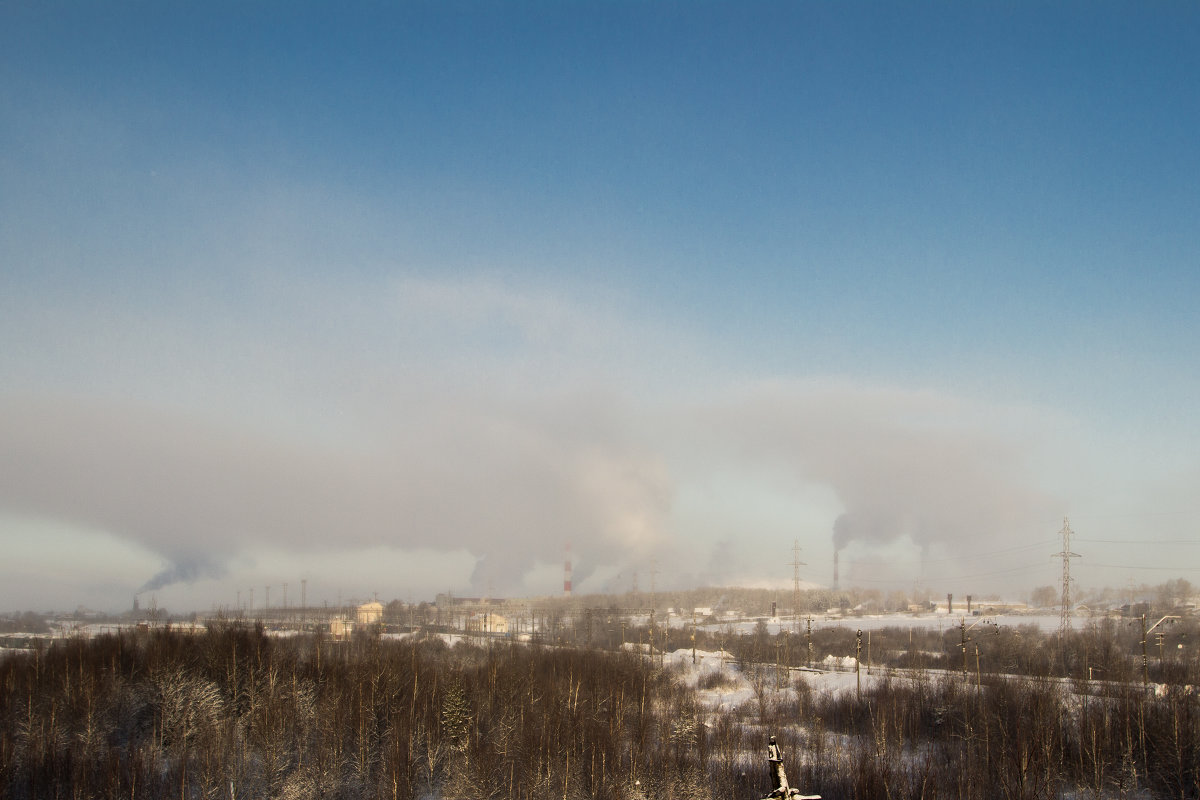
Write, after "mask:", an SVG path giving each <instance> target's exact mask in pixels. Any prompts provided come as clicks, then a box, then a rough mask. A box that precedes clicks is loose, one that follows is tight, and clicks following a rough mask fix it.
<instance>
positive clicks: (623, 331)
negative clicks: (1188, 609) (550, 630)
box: [0, 2, 1200, 610]
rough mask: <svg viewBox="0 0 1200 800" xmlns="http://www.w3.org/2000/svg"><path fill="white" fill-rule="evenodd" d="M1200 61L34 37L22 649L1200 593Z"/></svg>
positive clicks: (1, 170)
mask: <svg viewBox="0 0 1200 800" xmlns="http://www.w3.org/2000/svg"><path fill="white" fill-rule="evenodd" d="M1197 41H1200V8H1198V7H1196V6H1194V5H1191V4H1163V5H1157V6H1154V7H1145V6H1134V5H1130V4H1118V3H1105V2H1102V3H1089V4H1083V3H1063V4H1055V5H1053V6H1047V5H1045V4H1041V3H1016V4H1006V5H1004V6H1002V7H999V6H987V5H966V6H963V5H954V4H945V3H917V4H911V5H906V6H903V7H898V6H892V5H889V4H882V3H856V2H850V3H837V4H827V3H815V2H799V3H782V2H749V3H732V2H710V3H678V2H661V3H646V2H636V3H635V2H606V3H595V4H579V3H574V4H561V3H551V2H530V3H521V4H511V3H499V2H479V3H469V4H458V3H441V2H436V3H435V2H410V3H402V4H396V5H395V6H394V7H385V6H380V5H378V4H351V5H350V6H349V7H345V6H334V5H332V4H328V5H326V4H320V3H307V4H299V5H297V4H290V3H278V2H265V3H255V4H252V5H249V6H246V5H245V4H234V3H205V4H186V3H184V4H178V3H171V4H149V5H146V4H138V5H128V4H120V5H111V4H99V5H97V4H92V3H82V2H45V3H23V2H17V3H10V4H7V5H5V6H4V7H3V8H2V9H0V552H3V554H4V557H3V558H2V559H0V609H45V608H60V609H63V608H67V609H69V608H74V607H75V606H76V605H79V604H82V605H86V606H91V607H94V608H100V609H105V610H119V609H122V608H127V607H129V605H130V604H131V601H132V597H133V594H134V593H135V592H138V591H142V590H145V591H149V592H153V593H154V594H155V596H156V598H157V601H158V602H159V604H160V605H163V606H165V607H167V608H170V609H172V610H176V609H179V610H185V609H196V610H202V609H207V608H211V607H213V606H216V605H228V604H230V603H232V602H234V595H235V593H236V592H237V591H239V590H245V589H247V588H249V587H251V586H255V587H262V586H265V585H267V584H272V585H280V584H282V583H283V582H285V581H286V582H289V583H290V584H291V585H292V586H293V587H295V586H297V585H298V583H299V581H300V580H301V579H305V580H308V581H309V587H310V596H311V597H313V598H318V597H331V595H333V594H335V593H336V592H339V591H341V592H344V593H345V595H346V596H347V597H349V596H355V595H357V596H359V597H364V598H365V597H368V596H370V595H371V593H373V592H378V593H379V594H380V596H381V597H388V598H390V597H400V598H406V597H415V598H418V599H419V598H431V597H433V596H434V595H435V594H436V593H438V592H442V591H447V590H450V591H454V592H457V593H469V594H473V595H477V594H483V593H485V592H489V591H490V592H494V593H495V594H498V595H545V594H554V593H556V592H559V591H561V586H562V580H563V561H564V559H565V558H566V557H567V556H566V553H567V548H568V547H569V548H570V559H571V561H572V565H573V573H574V574H573V579H574V587H575V589H576V591H578V592H581V593H589V592H620V591H625V590H626V589H627V588H628V587H629V585H630V584H631V581H632V579H633V574H634V573H635V572H636V573H637V574H638V579H639V582H640V584H641V588H642V589H648V588H649V583H650V580H651V575H652V574H653V575H654V578H653V579H654V580H655V581H656V582H657V585H658V586H659V587H662V588H664V589H665V588H679V587H685V586H699V585H706V584H728V585H745V586H780V587H782V588H785V589H786V588H787V587H790V585H791V580H792V567H791V566H789V562H790V561H791V560H792V547H793V543H794V542H797V541H798V543H799V545H800V547H801V559H802V560H803V561H804V562H805V566H803V567H802V568H801V575H802V578H803V579H804V580H805V581H808V582H811V583H818V584H829V583H830V582H831V581H832V563H833V559H834V553H835V552H839V553H840V556H839V560H840V569H841V579H842V581H843V583H845V584H854V583H857V584H858V585H862V586H864V587H876V588H879V589H880V590H882V591H885V592H886V591H888V590H891V589H903V588H911V587H912V586H914V585H916V584H918V583H922V584H924V585H928V586H931V587H935V589H936V590H937V591H938V592H939V593H942V594H944V592H946V591H953V592H954V593H955V594H966V593H970V592H974V593H978V594H983V593H986V592H993V591H1005V592H1009V593H1012V594H1021V593H1026V592H1028V591H1029V590H1030V589H1031V588H1033V587H1035V586H1041V585H1047V584H1049V585H1055V584H1056V583H1057V581H1058V579H1059V575H1060V571H1061V562H1060V561H1059V560H1057V559H1055V558H1054V557H1053V554H1054V553H1056V552H1058V551H1059V550H1060V548H1061V540H1060V537H1059V531H1060V529H1061V527H1062V525H1063V520H1064V518H1069V519H1070V524H1071V527H1072V529H1073V531H1074V533H1075V536H1076V537H1077V540H1076V545H1075V547H1074V549H1075V552H1078V553H1080V554H1081V555H1082V557H1081V558H1078V559H1075V560H1073V562H1072V565H1071V566H1072V575H1073V577H1074V578H1075V580H1076V581H1078V582H1079V584H1080V585H1082V586H1096V587H1098V586H1105V585H1107V586H1122V585H1125V584H1127V583H1128V582H1130V581H1133V582H1135V583H1138V584H1142V583H1145V584H1151V585H1153V584H1159V583H1162V582H1163V581H1165V580H1168V579H1170V578H1177V577H1182V578H1185V579H1188V580H1192V581H1194V582H1200V535H1198V527H1200V504H1198V503H1197V501H1196V491H1195V487H1196V486H1197V485H1198V484H1200V422H1198V421H1197V416H1196V413H1195V409H1194V406H1195V398H1196V397H1197V396H1200V352H1197V351H1198V343H1200V330H1198V319H1200V316H1198V312H1197V307H1198V303H1197V301H1198V300H1200V269H1197V256H1198V246H1197V242H1200V192H1197V190H1196V186H1195V176H1196V175H1197V174H1200V142H1198V141H1197V137H1196V135H1195V132H1196V131H1197V130H1200V95H1198V94H1197V92H1196V91H1195V77H1196V75H1198V74H1200V48H1197V47H1196V42H1197Z"/></svg>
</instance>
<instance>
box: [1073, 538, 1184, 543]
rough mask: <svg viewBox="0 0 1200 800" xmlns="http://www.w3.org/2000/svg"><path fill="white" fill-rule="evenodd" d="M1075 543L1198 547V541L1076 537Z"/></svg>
mask: <svg viewBox="0 0 1200 800" xmlns="http://www.w3.org/2000/svg"><path fill="white" fill-rule="evenodd" d="M1075 541H1077V542H1088V543H1094V544H1137V545H1142V544H1168V545H1178V544H1192V545H1200V539H1082V538H1079V537H1076V539H1075Z"/></svg>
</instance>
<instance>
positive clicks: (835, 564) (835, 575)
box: [833, 550, 838, 592]
mask: <svg viewBox="0 0 1200 800" xmlns="http://www.w3.org/2000/svg"><path fill="white" fill-rule="evenodd" d="M837 589H838V551H837V550H834V551H833V590H834V591H835V592H836V591H837Z"/></svg>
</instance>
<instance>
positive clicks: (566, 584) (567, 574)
mask: <svg viewBox="0 0 1200 800" xmlns="http://www.w3.org/2000/svg"><path fill="white" fill-rule="evenodd" d="M570 596H571V545H569V544H568V545H567V558H566V560H565V561H564V562H563V597H570Z"/></svg>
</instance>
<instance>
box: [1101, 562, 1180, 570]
mask: <svg viewBox="0 0 1200 800" xmlns="http://www.w3.org/2000/svg"><path fill="white" fill-rule="evenodd" d="M1088 566H1089V567H1104V568H1105V569H1154V570H1162V571H1163V572H1195V571H1197V570H1200V567H1137V566H1134V565H1132V564H1095V563H1089V564H1088Z"/></svg>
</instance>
